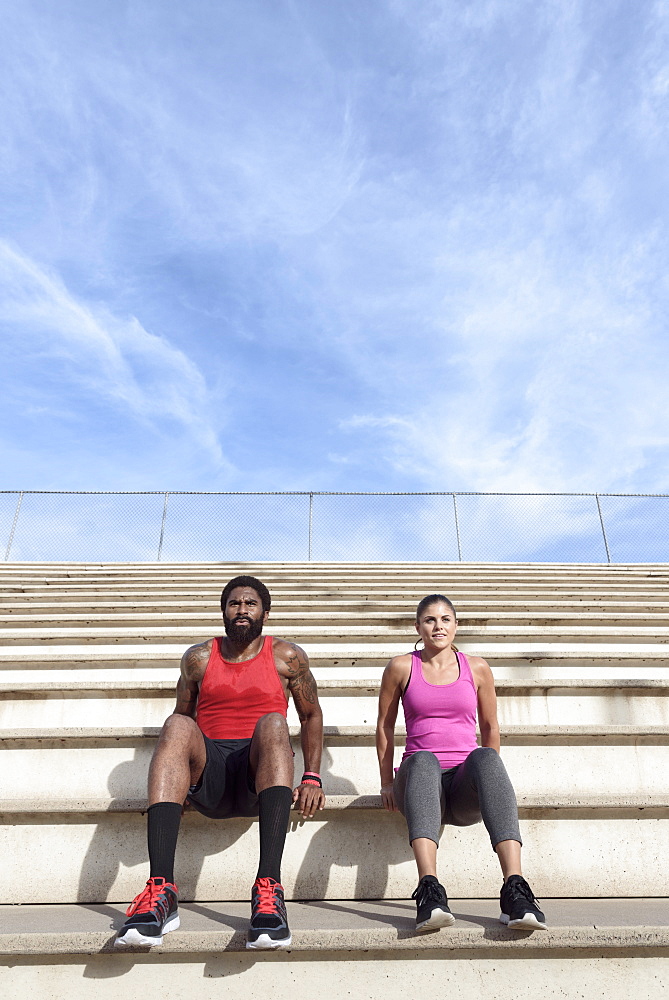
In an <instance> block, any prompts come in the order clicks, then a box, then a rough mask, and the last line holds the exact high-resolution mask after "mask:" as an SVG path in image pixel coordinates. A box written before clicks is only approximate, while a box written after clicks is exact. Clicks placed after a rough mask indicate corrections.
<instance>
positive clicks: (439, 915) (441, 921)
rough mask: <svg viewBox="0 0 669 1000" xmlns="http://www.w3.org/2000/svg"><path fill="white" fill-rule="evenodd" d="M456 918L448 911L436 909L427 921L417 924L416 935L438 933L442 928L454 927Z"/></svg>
mask: <svg viewBox="0 0 669 1000" xmlns="http://www.w3.org/2000/svg"><path fill="white" fill-rule="evenodd" d="M454 923H455V917H454V916H453V914H452V913H449V912H448V911H447V910H439V909H434V910H433V911H432V913H431V914H430V916H429V917H428V918H427V920H422V921H421V923H419V924H416V934H426V933H427V932H428V931H438V930H439V929H440V928H441V927H452V926H453V924H454Z"/></svg>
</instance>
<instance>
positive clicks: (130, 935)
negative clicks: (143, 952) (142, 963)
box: [114, 913, 180, 948]
mask: <svg viewBox="0 0 669 1000" xmlns="http://www.w3.org/2000/svg"><path fill="white" fill-rule="evenodd" d="M179 924H180V920H179V914H178V913H175V914H174V915H173V916H171V917H170V918H169V920H168V921H166V923H165V926H164V927H163V933H162V934H160V935H158V936H156V937H149V936H148V935H146V934H140V932H139V931H138V930H137V929H136V928H135V927H131V928H130V930H128V931H126V933H125V934H124V935H123V937H117V938H116V940H115V941H114V947H115V948H157V947H158V945H160V944H162V943H163V935H165V934H169V933H170V931H175V930H177V928H178V927H179Z"/></svg>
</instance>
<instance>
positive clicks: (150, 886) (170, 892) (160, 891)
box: [114, 878, 179, 948]
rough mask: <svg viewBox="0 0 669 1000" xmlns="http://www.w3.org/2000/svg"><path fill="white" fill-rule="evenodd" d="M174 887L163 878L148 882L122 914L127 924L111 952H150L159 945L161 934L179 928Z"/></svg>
mask: <svg viewBox="0 0 669 1000" xmlns="http://www.w3.org/2000/svg"><path fill="white" fill-rule="evenodd" d="M177 891H178V890H177V887H176V886H175V885H173V884H172V883H171V882H166V881H165V879H164V878H150V879H149V881H148V882H147V883H146V888H145V889H143V890H142V891H141V892H140V894H139V895H138V896H135V898H134V899H133V901H132V903H131V904H130V906H129V907H128V909H127V910H126V911H125V915H126V917H129V918H130V919H129V920H126V922H125V923H124V924H123V927H122V928H121V930H120V931H119V932H118V935H117V937H116V940H115V941H114V947H115V948H141V947H144V948H146V947H148V948H153V947H155V945H157V944H162V943H163V934H168V933H169V931H175V930H176V929H177V927H178V926H179V912H178V910H177V903H178V900H179V897H178V896H177Z"/></svg>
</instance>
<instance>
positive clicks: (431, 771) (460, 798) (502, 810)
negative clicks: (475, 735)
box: [393, 747, 522, 850]
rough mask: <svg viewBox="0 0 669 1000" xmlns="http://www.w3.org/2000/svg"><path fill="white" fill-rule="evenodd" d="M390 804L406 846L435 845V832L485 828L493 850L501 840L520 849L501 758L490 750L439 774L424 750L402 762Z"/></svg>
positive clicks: (510, 787)
mask: <svg viewBox="0 0 669 1000" xmlns="http://www.w3.org/2000/svg"><path fill="white" fill-rule="evenodd" d="M393 792H394V794H395V802H396V803H397V806H398V808H399V810H400V812H401V813H402V815H403V816H405V818H406V821H407V825H408V827H409V843H411V841H412V840H416V839H417V838H418V837H427V838H428V839H429V840H433V841H434V842H435V844H438V843H439V828H440V826H441V824H442V823H446V824H448V825H449V826H472V825H473V824H474V823H480V822H481V820H483V822H484V823H485V828H486V830H487V831H488V833H489V834H490V843H491V844H492V847H493V850H494V849H495V847H496V846H497V844H499V843H500V841H502V840H517V841H518V843H519V844H522V840H521V837H520V828H519V826H518V806H517V804H516V794H515V792H514V790H513V785H512V784H511V781H510V779H509V775H508V774H507V773H506V768H505V767H504V764H503V762H502V758H501V757H500V756H499V754H498V753H497V751H495V750H493V749H492V747H478V748H477V749H476V750H472V752H471V753H470V754H469V756H468V757H467V759H466V760H464V761H463V762H462V764H459V765H458V766H457V767H449V768H448V769H447V770H445V771H442V769H441V766H440V764H439V761H438V760H437V758H436V757H435V755H434V754H433V753H431V752H430V751H429V750H419V751H418V752H417V753H413V754H411V756H410V757H407V758H406V759H405V760H403V761H402V764H401V765H400V768H399V770H398V772H397V774H396V775H395V781H394V782H393Z"/></svg>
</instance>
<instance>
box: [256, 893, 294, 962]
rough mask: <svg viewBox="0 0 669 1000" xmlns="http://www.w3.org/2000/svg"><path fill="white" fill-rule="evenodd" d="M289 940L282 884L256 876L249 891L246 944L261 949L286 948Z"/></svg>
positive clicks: (290, 939)
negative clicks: (249, 911) (249, 921)
mask: <svg viewBox="0 0 669 1000" xmlns="http://www.w3.org/2000/svg"><path fill="white" fill-rule="evenodd" d="M291 941H292V937H291V934H290V930H289V928H288V916H287V914H286V904H285V903H284V900H283V886H282V885H280V884H279V882H276V881H275V880H274V879H273V878H257V879H256V880H255V882H254V884H253V889H252V891H251V924H250V927H249V931H248V935H247V937H246V947H247V948H253V949H262V950H263V951H264V950H267V949H274V948H288V947H289V945H290V943H291Z"/></svg>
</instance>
